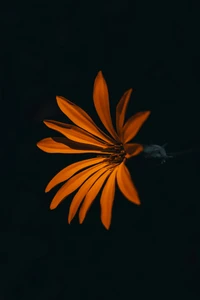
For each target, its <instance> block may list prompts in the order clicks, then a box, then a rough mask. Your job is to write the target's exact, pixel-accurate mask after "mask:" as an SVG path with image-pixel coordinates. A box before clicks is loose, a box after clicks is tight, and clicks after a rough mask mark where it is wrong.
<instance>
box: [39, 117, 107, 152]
mask: <svg viewBox="0 0 200 300" xmlns="http://www.w3.org/2000/svg"><path fill="white" fill-rule="evenodd" d="M44 124H45V125H46V126H47V127H49V128H51V129H53V130H56V131H58V132H60V133H62V134H63V135H64V136H66V137H67V138H68V139H70V140H72V141H75V142H78V143H85V144H90V145H95V146H98V147H102V148H106V147H107V146H108V144H107V143H105V142H103V141H100V140H98V139H97V138H95V136H93V135H91V134H90V133H88V132H87V131H85V130H83V129H81V128H80V127H77V126H75V125H72V124H65V123H62V122H57V121H53V120H46V121H44Z"/></svg>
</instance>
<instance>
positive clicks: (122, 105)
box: [116, 89, 133, 137]
mask: <svg viewBox="0 0 200 300" xmlns="http://www.w3.org/2000/svg"><path fill="white" fill-rule="evenodd" d="M132 91H133V90H132V89H129V90H128V91H126V92H125V93H124V95H123V96H122V97H121V99H120V101H119V103H118V104H117V107H116V129H117V133H118V135H119V136H120V137H121V134H122V128H123V126H124V119H125V114H126V110H127V106H128V102H129V100H130V97H131V93H132Z"/></svg>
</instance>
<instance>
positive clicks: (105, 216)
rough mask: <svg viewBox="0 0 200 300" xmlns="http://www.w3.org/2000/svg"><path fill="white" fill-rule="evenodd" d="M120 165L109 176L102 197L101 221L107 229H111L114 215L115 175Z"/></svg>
mask: <svg viewBox="0 0 200 300" xmlns="http://www.w3.org/2000/svg"><path fill="white" fill-rule="evenodd" d="M117 170H118V167H116V168H115V169H114V171H113V172H112V173H111V175H110V176H109V178H108V180H107V182H106V184H105V186H104V188H103V191H102V194H101V199H100V204H101V221H102V223H103V225H104V226H105V227H106V229H109V227H110V223H111V217H112V207H113V201H114V196H115V177H116V173H117Z"/></svg>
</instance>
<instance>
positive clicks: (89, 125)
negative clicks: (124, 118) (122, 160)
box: [56, 96, 113, 144]
mask: <svg viewBox="0 0 200 300" xmlns="http://www.w3.org/2000/svg"><path fill="white" fill-rule="evenodd" d="M56 100H57V103H58V106H59V107H60V109H61V110H62V112H63V113H64V114H65V115H66V116H67V117H68V118H69V119H70V120H71V121H72V122H73V123H74V124H76V125H77V126H79V127H80V128H82V129H84V130H86V131H88V132H89V133H91V134H93V135H95V136H97V137H98V138H100V139H102V140H103V141H104V142H107V143H109V144H112V143H113V140H112V138H110V137H109V136H107V135H106V134H105V133H104V132H103V131H102V130H101V129H100V128H98V127H97V125H96V124H95V123H94V121H93V120H92V119H91V118H90V116H89V115H88V114H87V113H86V112H85V111H84V110H83V109H82V108H80V107H79V106H78V105H75V104H74V103H72V102H71V101H69V100H67V99H65V98H64V97H61V96H57V97H56Z"/></svg>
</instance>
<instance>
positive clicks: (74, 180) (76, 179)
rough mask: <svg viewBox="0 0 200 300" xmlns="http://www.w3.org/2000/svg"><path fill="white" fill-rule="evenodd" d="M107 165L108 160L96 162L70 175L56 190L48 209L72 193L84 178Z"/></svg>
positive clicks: (54, 206)
mask: <svg viewBox="0 0 200 300" xmlns="http://www.w3.org/2000/svg"><path fill="white" fill-rule="evenodd" d="M107 165H109V163H108V162H104V163H101V164H98V165H97V166H96V165H95V166H92V167H90V168H88V169H86V170H84V171H81V172H79V173H78V174H76V175H74V176H73V177H71V178H70V179H69V180H68V181H67V182H66V183H65V184H63V186H62V187H61V188H60V189H59V190H58V192H57V193H56V195H55V196H54V198H53V200H52V202H51V205H50V209H55V208H56V207H57V206H58V205H59V204H60V202H61V201H62V200H63V199H64V198H66V197H67V196H68V195H70V194H71V193H73V192H74V191H75V190H76V189H77V188H79V187H80V186H81V185H82V184H83V182H84V181H85V180H87V179H88V178H89V177H90V176H91V175H92V174H94V173H95V172H97V171H98V170H100V169H102V168H103V167H105V166H107Z"/></svg>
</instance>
